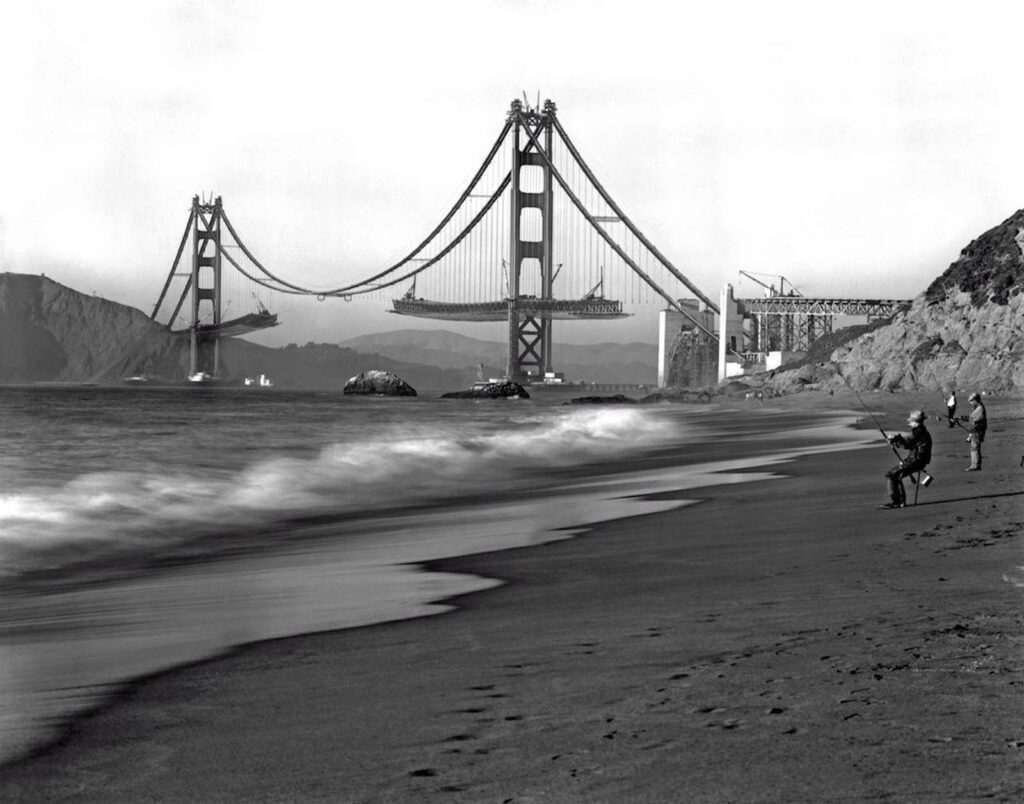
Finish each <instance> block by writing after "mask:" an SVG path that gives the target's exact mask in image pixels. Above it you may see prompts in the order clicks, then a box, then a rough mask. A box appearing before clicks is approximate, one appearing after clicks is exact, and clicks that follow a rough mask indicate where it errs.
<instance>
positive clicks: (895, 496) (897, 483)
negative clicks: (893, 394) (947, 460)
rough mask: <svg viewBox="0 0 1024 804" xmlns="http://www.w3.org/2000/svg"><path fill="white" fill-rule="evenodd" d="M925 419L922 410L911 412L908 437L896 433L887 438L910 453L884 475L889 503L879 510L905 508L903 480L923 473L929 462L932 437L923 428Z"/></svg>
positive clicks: (881, 506) (908, 420)
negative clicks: (887, 483) (887, 486)
mask: <svg viewBox="0 0 1024 804" xmlns="http://www.w3.org/2000/svg"><path fill="white" fill-rule="evenodd" d="M926 418H927V417H926V416H925V414H924V411H922V410H915V411H911V413H910V416H908V417H907V424H909V425H910V435H909V436H903V435H900V434H899V433H897V434H896V435H893V436H890V437H889V443H890V444H892V445H893V446H894V447H903V449H907V450H910V453H909V454H908V455H907V457H906V458H904V459H903V460H901V461H900V462H899V465H897V466H894V467H893V468H892V469H890V470H889V471H888V472H886V473H885V477H886V479H887V480H888V482H889V502H887V503H885V504H883V505H880V506H879V508H902V507H903V506H905V505H906V504H907V492H906V490H905V489H904V488H903V478H905V477H909V476H910V475H913V474H916V473H917V472H921V471H923V470H924V468H925V467H926V466H927V465H928V462H929V461H931V459H932V437H931V434H930V433H929V432H928V430H927V428H925V426H924V420H925V419H926Z"/></svg>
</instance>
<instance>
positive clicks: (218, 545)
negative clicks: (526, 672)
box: [0, 387, 864, 761]
mask: <svg viewBox="0 0 1024 804" xmlns="http://www.w3.org/2000/svg"><path fill="white" fill-rule="evenodd" d="M562 399H564V397H561V396H558V397H542V398H540V399H534V400H529V401H525V400H521V401H502V400H494V401H491V400H488V401H472V400H441V399H437V398H428V397H418V398H411V399H405V398H399V399H382V398H373V399H367V398H358V397H345V396H343V395H341V394H340V393H312V392H305V393H301V392H288V391H282V390H278V389H227V388H84V387H60V388H52V387H31V388H13V387H12V388H0V444H2V450H0V761H3V760H9V759H12V758H15V757H17V756H18V755H19V754H21V753H23V752H25V751H27V750H30V749H32V748H33V747H36V746H38V745H40V744H42V743H45V742H46V741H47V740H50V739H53V738H54V737H56V736H57V735H59V734H60V732H61V729H62V728H63V727H64V725H65V724H66V723H67V721H68V719H69V718H71V717H73V716H75V715H76V714H79V713H81V712H83V711H85V710H87V709H88V708H90V707H92V706H95V705H96V704H98V703H99V702H101V701H102V700H103V699H104V698H105V697H106V696H108V695H110V694H111V693H112V692H113V691H115V690H116V689H117V688H118V687H119V686H120V685H121V684H123V683H125V682H126V681H128V680H130V679H132V678H137V677H139V676H142V675H146V674H150V673H154V672H159V671H162V670H166V669H168V668H171V667H174V666H176V665H180V664H183V663H187V662H192V661H196V660H199V659H203V658H207V657H210V656H214V655H216V654H218V653H221V652H223V651H226V650H229V649H231V648H232V647H235V646H238V645H241V644H245V643H249V642H253V641H257V640H261V639H268V638H275V637H281V636H288V635H293V634H299V633H308V632H313V631H318V630H326V629H334V628H342V627H352V626H357V625H364V624H367V623H373V622H382V621H385V620H390V619H397V618H403V617H412V616H421V615H424V614H431V613H441V612H443V611H445V610H447V608H448V607H447V606H446V605H445V604H444V602H443V601H444V599H445V598H447V597H450V596H452V595H454V594H462V593H466V592H470V591H474V590H482V589H486V588H488V587H490V586H493V585H495V584H496V583H497V581H495V580H493V579H488V578H479V577H470V576H462V575H453V574H450V573H441V572H434V571H430V572H428V571H425V570H424V569H422V567H421V566H419V565H420V564H421V563H422V562H426V561H429V560H431V559H438V558H443V557H446V556H452V555H460V554H469V553H475V552H483V551H489V550H498V549H505V548H508V547H516V546H524V545H530V544H537V543H541V542H544V541H551V540H555V539H562V538H570V537H572V536H574V535H576V534H578V533H580V532H581V530H585V528H586V526H587V525H589V524H592V523H595V522H599V521H605V520H611V519H615V518H619V517H625V516H635V515H638V514H644V513H651V512H656V511H663V510H668V509H671V508H675V507H679V506H682V505H685V504H686V503H685V501H682V500H679V499H674V500H665V499H664V498H654V499H652V498H651V495H652V494H655V493H657V492H666V491H676V490H680V489H688V488H700V487H707V486H712V485H717V484H721V483H728V482H750V481H752V480H757V479H765V478H770V477H772V476H774V475H773V472H772V471H770V469H771V467H772V466H774V465H776V464H780V463H783V462H785V461H786V460H789V459H790V458H792V457H793V456H794V455H798V454H800V453H801V451H806V450H811V449H813V450H816V451H817V450H820V449H823V448H830V449H840V448H849V447H852V446H856V445H858V444H861V443H863V440H864V439H863V435H862V434H861V433H858V432H856V431H853V430H852V429H849V428H848V427H846V426H845V425H846V424H847V423H848V422H849V421H850V420H852V417H844V416H842V415H839V414H837V415H830V416H820V417H819V418H818V419H816V420H815V421H814V422H813V423H811V424H808V422H807V417H806V415H800V416H796V415H794V414H784V413H774V414H770V413H768V412H759V413H757V415H753V416H752V415H749V413H748V414H744V415H743V416H737V414H736V413H735V412H734V411H722V410H715V409H711V408H702V407H698V406H690V405H687V406H652V407H648V406H622V407H620V406H614V407H612V406H609V407H576V406H570V407H567V406H562V405H561V404H559V403H560V402H561V401H562ZM780 433H784V438H783V437H781V436H780ZM724 441H729V442H730V443H732V444H736V443H738V442H742V443H743V444H744V445H745V446H744V448H743V450H742V455H741V457H739V458H737V457H731V458H729V459H728V460H723V459H721V458H720V455H719V453H720V452H721V449H720V447H721V444H722V443H723V442H724ZM783 444H784V445H783ZM733 454H735V450H734V451H733ZM751 466H763V467H765V471H762V472H751V471H749V470H750V467H751ZM740 470H744V471H742V472H741V471H740Z"/></svg>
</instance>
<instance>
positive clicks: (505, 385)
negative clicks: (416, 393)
mask: <svg viewBox="0 0 1024 804" xmlns="http://www.w3.org/2000/svg"><path fill="white" fill-rule="evenodd" d="M441 398H442V399H529V398H530V395H529V394H528V393H527V392H526V389H525V388H523V386H521V385H520V384H519V383H517V382H512V381H511V380H505V381H503V382H489V383H484V384H481V385H474V386H473V387H472V388H467V389H466V390H465V391H449V392H448V393H446V394H441Z"/></svg>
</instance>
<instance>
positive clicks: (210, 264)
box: [189, 195, 223, 377]
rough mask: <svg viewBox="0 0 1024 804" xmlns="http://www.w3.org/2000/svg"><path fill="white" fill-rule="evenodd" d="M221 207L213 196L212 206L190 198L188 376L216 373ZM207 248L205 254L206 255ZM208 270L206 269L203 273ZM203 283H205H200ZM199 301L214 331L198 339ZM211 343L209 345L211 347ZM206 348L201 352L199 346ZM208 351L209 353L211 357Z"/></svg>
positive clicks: (218, 347)
mask: <svg viewBox="0 0 1024 804" xmlns="http://www.w3.org/2000/svg"><path fill="white" fill-rule="evenodd" d="M222 217H223V204H222V202H221V197H220V196H217V197H216V198H215V199H214V201H213V203H212V204H207V203H202V202H200V200H199V196H198V195H196V196H193V197H192V305H191V308H192V309H191V316H190V321H189V330H190V332H189V340H190V349H189V375H190V376H194V375H196V374H198V373H199V372H204V373H206V374H209V375H211V376H214V377H216V376H217V375H218V374H219V373H220V334H219V331H218V329H217V328H218V327H219V326H220V323H221V314H222V312H223V310H222V306H221V301H222V296H221V218H222ZM207 249H209V253H207ZM207 269H208V270H207ZM204 282H206V284H204ZM203 302H209V304H210V306H211V307H212V310H211V313H212V316H211V321H212V324H213V327H214V329H213V330H212V332H211V333H209V334H206V335H204V336H203V337H202V338H200V334H199V327H200V324H199V322H200V321H201V320H202V317H201V316H202V315H203V314H204V311H203V310H202V307H203ZM211 343H212V345H211ZM204 346H206V347H207V348H206V349H204V348H203V347H204ZM211 352H212V354H211Z"/></svg>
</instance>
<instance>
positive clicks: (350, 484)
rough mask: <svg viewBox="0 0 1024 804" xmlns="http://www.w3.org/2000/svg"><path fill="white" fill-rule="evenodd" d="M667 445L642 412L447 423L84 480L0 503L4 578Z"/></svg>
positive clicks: (653, 419) (379, 506)
mask: <svg viewBox="0 0 1024 804" xmlns="http://www.w3.org/2000/svg"><path fill="white" fill-rule="evenodd" d="M476 423H477V424H479V420H477V422H476ZM674 433H675V434H678V424H677V423H675V422H672V421H670V420H668V419H667V418H665V417H661V416H658V415H654V414H652V412H650V411H647V410H638V409H635V408H596V409H582V410H580V409H572V410H548V411H543V412H538V413H526V414H524V415H523V416H519V417H514V418H512V419H511V420H508V419H506V420H505V421H504V422H503V423H502V427H501V428H500V429H492V430H490V431H488V430H487V429H486V428H485V427H479V426H478V427H476V428H473V427H469V426H463V425H462V424H460V423H459V422H455V421H441V422H434V423H432V424H431V425H430V426H425V425H417V424H414V423H408V424H405V425H402V426H397V425H395V426H391V427H390V429H386V430H383V431H380V432H376V433H374V434H373V435H371V436H367V437H356V438H351V439H349V440H346V441H344V442H335V443H328V444H325V445H324V446H323V447H322V448H321V449H320V451H319V454H317V455H315V456H314V457H291V456H284V455H278V456H270V457H264V458H262V459H260V460H258V461H255V462H254V463H252V464H250V465H245V466H242V467H241V468H240V469H238V470H234V471H227V470H224V469H223V468H215V467H210V466H205V465H203V463H202V462H201V461H197V462H196V465H194V466H189V467H181V466H178V467H176V468H174V469H166V468H162V467H156V468H154V467H153V466H152V465H151V464H144V465H140V466H139V467H122V468H120V469H119V470H117V471H106V472H91V473H88V474H83V475H80V476H78V477H76V478H74V479H73V480H71V481H70V482H68V483H66V484H65V485H64V486H63V487H59V488H56V489H36V490H32V489H28V490H23V491H19V492H18V493H15V494H7V495H0V574H10V573H17V572H20V571H25V570H32V569H44V568H49V569H52V568H55V567H60V566H65V565H68V564H72V563H76V562H82V561H87V560H95V559H99V558H102V557H103V556H105V555H113V554H118V553H126V552H129V553H140V552H141V553H144V554H147V555H150V554H152V555H158V554H159V552H160V550H161V549H162V548H165V547H169V546H174V545H177V544H180V543H182V542H184V541H195V540H201V539H203V538H204V537H210V536H216V535H220V534H223V533H224V532H225V531H228V532H232V533H239V532H242V531H245V530H247V531H262V532H264V533H265V532H267V531H273V530H274V529H275V528H274V523H279V522H282V521H288V520H295V519H301V518H303V517H309V516H316V515H323V514H330V515H358V514H359V513H360V512H367V511H380V510H394V509H400V508H402V507H406V506H409V505H418V504H419V505H421V504H425V503H432V502H443V501H444V500H445V499H451V498H455V497H462V496H465V495H467V494H486V493H493V492H495V491H500V490H507V489H512V488H519V487H521V486H523V485H528V484H529V483H530V482H531V478H532V476H533V473H535V472H536V471H541V470H545V471H546V470H550V469H552V468H567V467H571V466H573V465H580V464H587V463H592V462H595V461H601V460H614V459H615V458H617V457H619V456H622V455H624V454H626V453H629V452H633V451H637V450H642V449H646V448H649V447H651V446H653V445H656V444H663V443H665V441H666V440H667V439H669V438H671V437H672V436H673V434H674ZM533 482H536V481H535V480H534V481H533Z"/></svg>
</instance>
